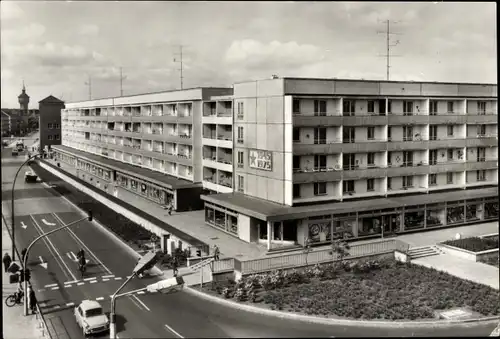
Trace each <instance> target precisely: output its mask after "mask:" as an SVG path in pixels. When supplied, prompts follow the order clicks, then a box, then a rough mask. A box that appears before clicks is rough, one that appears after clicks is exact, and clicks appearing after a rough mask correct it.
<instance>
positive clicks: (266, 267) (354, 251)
mask: <svg viewBox="0 0 500 339" xmlns="http://www.w3.org/2000/svg"><path fill="white" fill-rule="evenodd" d="M409 247H410V246H409V245H408V244H407V243H405V242H403V241H401V240H398V239H382V240H379V241H374V242H370V243H366V244H354V245H351V248H350V250H349V257H348V258H356V257H362V256H367V255H373V254H383V253H389V252H393V251H395V250H398V251H401V252H404V253H406V252H407V251H408V249H409ZM330 252H331V249H330V248H328V249H324V250H319V251H313V252H310V253H309V254H307V255H306V254H305V253H294V254H288V255H280V256H276V257H270V258H263V259H255V260H249V261H242V262H241V269H240V272H241V273H242V274H251V273H260V272H266V271H270V270H275V269H285V268H292V267H300V266H306V256H307V264H308V265H314V264H318V263H325V262H329V261H330V262H331V261H333V260H337V259H338V257H337V256H336V255H332V254H330ZM235 269H236V267H235Z"/></svg>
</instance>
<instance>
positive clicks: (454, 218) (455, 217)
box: [446, 206, 464, 225]
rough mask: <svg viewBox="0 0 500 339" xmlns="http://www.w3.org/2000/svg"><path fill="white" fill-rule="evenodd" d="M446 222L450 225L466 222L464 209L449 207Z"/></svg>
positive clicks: (461, 207)
mask: <svg viewBox="0 0 500 339" xmlns="http://www.w3.org/2000/svg"><path fill="white" fill-rule="evenodd" d="M446 220H447V222H448V225H451V224H459V223H462V222H464V207H463V206H454V207H448V208H447V210H446Z"/></svg>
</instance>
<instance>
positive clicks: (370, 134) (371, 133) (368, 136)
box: [366, 126, 375, 140]
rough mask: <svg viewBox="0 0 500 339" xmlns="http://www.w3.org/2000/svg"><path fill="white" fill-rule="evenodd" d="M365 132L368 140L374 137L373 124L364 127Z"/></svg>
mask: <svg viewBox="0 0 500 339" xmlns="http://www.w3.org/2000/svg"><path fill="white" fill-rule="evenodd" d="M366 132H367V133H366V134H367V136H366V138H367V139H368V140H373V139H375V127H373V126H370V127H368V128H367V129H366Z"/></svg>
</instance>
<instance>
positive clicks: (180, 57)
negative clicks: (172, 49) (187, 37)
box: [174, 45, 184, 89]
mask: <svg viewBox="0 0 500 339" xmlns="http://www.w3.org/2000/svg"><path fill="white" fill-rule="evenodd" d="M182 47H183V46H182V45H179V53H178V54H179V56H178V58H177V57H174V62H180V64H181V68H180V69H178V70H179V71H180V72H181V89H183V88H184V77H183V75H182V70H183V64H182Z"/></svg>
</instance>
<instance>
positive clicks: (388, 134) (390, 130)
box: [387, 126, 392, 141]
mask: <svg viewBox="0 0 500 339" xmlns="http://www.w3.org/2000/svg"><path fill="white" fill-rule="evenodd" d="M387 140H388V141H391V140H392V127H391V126H389V127H387Z"/></svg>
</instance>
